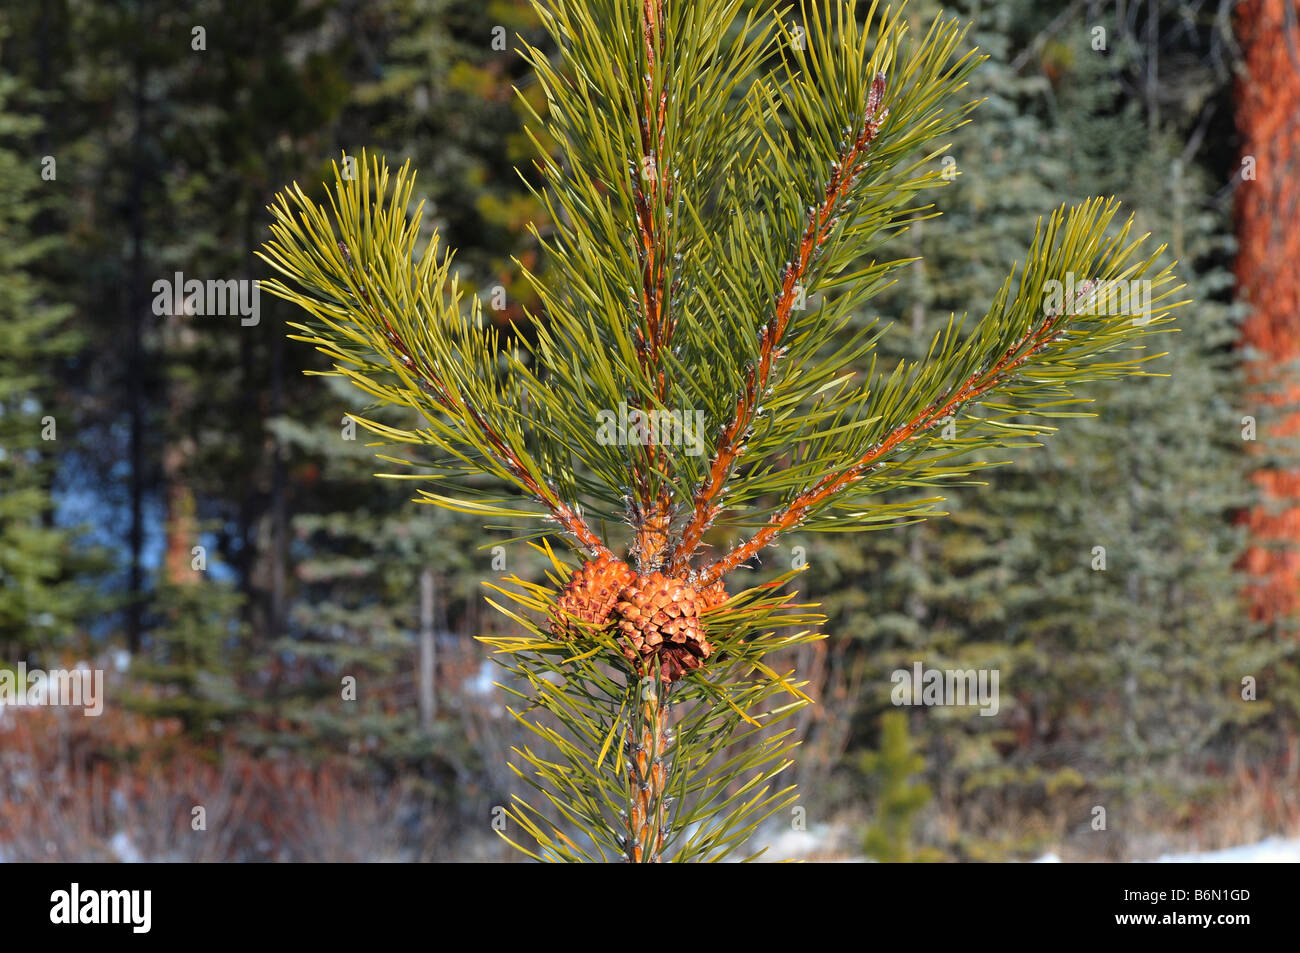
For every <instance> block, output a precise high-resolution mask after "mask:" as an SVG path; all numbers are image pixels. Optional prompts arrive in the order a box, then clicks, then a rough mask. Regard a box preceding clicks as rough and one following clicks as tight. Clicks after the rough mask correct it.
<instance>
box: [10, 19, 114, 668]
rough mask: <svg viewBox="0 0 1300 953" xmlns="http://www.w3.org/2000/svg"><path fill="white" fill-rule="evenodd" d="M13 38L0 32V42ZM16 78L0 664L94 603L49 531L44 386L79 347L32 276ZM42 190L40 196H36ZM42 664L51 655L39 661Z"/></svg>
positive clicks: (34, 233) (33, 121)
mask: <svg viewBox="0 0 1300 953" xmlns="http://www.w3.org/2000/svg"><path fill="white" fill-rule="evenodd" d="M5 42H11V40H10V38H9V37H8V36H7V35H5V32H4V31H3V30H0V43H5ZM16 85H17V84H16V83H15V80H14V78H13V77H12V76H11V75H9V74H8V73H5V72H0V143H3V144H4V145H3V147H0V486H3V488H4V489H3V492H2V493H0V661H2V662H3V663H4V664H9V663H12V662H15V661H18V660H21V659H23V658H24V657H26V656H27V655H28V653H30V652H32V651H39V650H44V651H45V652H52V651H55V650H57V649H59V648H63V647H66V646H67V644H68V641H69V635H70V634H71V633H72V630H73V628H74V626H75V624H76V623H77V622H78V621H79V620H80V619H81V618H82V617H83V616H84V615H85V613H86V612H87V611H88V610H89V608H90V607H91V606H92V605H93V604H94V600H93V599H92V598H91V596H90V593H89V591H88V590H87V588H86V587H85V586H84V581H83V580H80V579H78V578H77V576H78V569H81V570H89V569H91V568H92V564H93V553H91V552H90V551H89V550H86V551H83V552H80V553H79V552H78V548H77V545H76V541H75V534H74V533H73V532H71V531H69V530H68V529H66V528H64V527H60V526H57V525H55V522H54V498H53V494H52V492H51V488H52V484H53V474H54V466H53V462H54V452H55V449H56V448H57V447H59V446H60V444H59V438H60V436H61V434H60V427H62V428H63V431H62V437H63V438H64V442H65V443H66V442H67V440H68V439H69V437H70V434H69V428H70V426H71V419H70V415H69V414H67V413H65V412H64V409H63V407H62V405H61V404H60V403H59V402H58V401H57V400H56V392H55V388H54V386H53V384H52V381H53V379H54V378H55V376H56V373H55V372H56V368H57V364H58V362H59V360H60V359H61V358H63V357H65V356H66V355H68V354H69V353H71V352H72V351H73V350H75V348H76V346H77V338H76V335H75V334H73V333H72V332H71V331H70V329H69V328H68V326H67V319H68V317H69V313H70V309H69V308H68V307H67V305H66V304H64V303H62V302H60V301H59V300H58V299H57V298H56V296H55V295H54V294H53V293H52V289H51V288H50V287H49V286H48V285H47V284H46V283H45V282H43V281H42V280H41V278H40V277H39V274H38V272H39V268H38V267H37V266H38V265H39V263H40V262H41V260H42V259H44V258H46V257H47V256H51V255H54V254H57V253H58V252H59V251H60V249H61V239H59V238H58V237H56V236H48V237H42V236H40V235H39V233H38V230H37V221H38V218H39V216H40V215H41V214H42V213H48V211H49V209H50V207H51V205H52V204H53V201H54V196H53V195H51V194H50V191H51V190H52V189H53V187H52V186H51V185H50V184H49V182H48V180H44V179H42V176H41V170H42V168H48V165H45V166H43V165H42V164H41V163H39V162H38V161H37V158H38V157H37V156H36V155H35V150H34V148H33V146H32V143H33V142H34V141H35V139H36V134H37V132H38V129H39V126H40V121H39V119H37V118H36V117H33V116H30V115H24V114H22V113H19V112H17V111H15V110H14V109H13V106H12V104H11V98H12V96H13V94H14V90H15V87H16ZM43 189H45V190H46V191H45V193H44V194H42V190H43ZM46 658H47V659H48V658H49V656H48V655H47V656H46Z"/></svg>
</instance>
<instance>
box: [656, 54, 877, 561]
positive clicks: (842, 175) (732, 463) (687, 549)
mask: <svg viewBox="0 0 1300 953" xmlns="http://www.w3.org/2000/svg"><path fill="white" fill-rule="evenodd" d="M884 96H885V74H884V73H878V74H877V75H876V78H875V79H874V80H873V81H872V84H871V92H870V93H869V95H868V98H867V110H866V121H865V122H864V124H863V127H862V130H861V132H859V133H858V135H857V138H855V139H854V140H853V141H852V142H851V143H849V145H848V147H847V148H846V149H845V150H844V152H843V154H842V155H841V156H840V159H839V162H838V163H836V164H835V165H834V166H833V167H832V169H831V175H830V179H829V180H828V181H827V183H826V191H825V194H824V195H823V197H822V201H821V204H820V205H818V206H816V207H815V208H813V209H812V210H811V212H810V213H809V216H808V223H807V225H806V226H805V228H804V231H803V235H802V236H801V237H800V240H799V247H798V251H797V252H796V254H795V256H794V258H793V259H792V260H791V261H790V262H788V263H787V264H786V268H785V273H784V275H783V279H782V283H781V292H780V294H779V295H778V296H777V299H776V307H775V308H774V309H773V311H772V315H771V316H770V317H769V318H768V322H767V325H766V326H765V327H764V328H763V330H762V332H761V335H760V349H759V359H758V365H757V367H754V366H753V365H751V366H750V367H749V370H748V373H747V375H746V380H745V389H744V391H743V392H742V393H741V395H740V397H739V399H738V400H737V402H736V412H735V414H734V415H733V416H732V418H731V422H730V423H728V424H727V426H726V427H724V428H723V430H722V434H721V440H720V442H719V446H718V450H717V453H716V454H715V455H714V457H713V460H712V461H710V464H709V474H708V476H707V477H706V478H705V480H704V482H703V483H702V484H701V485H700V487H699V489H698V490H697V491H696V493H695V498H694V501H693V503H694V510H693V513H692V516H691V519H690V522H688V523H687V524H686V527H685V528H684V529H683V531H682V536H681V540H680V541H679V542H678V544H677V547H676V549H675V550H674V552H673V558H672V569H673V572H674V574H677V573H680V572H682V571H684V570H685V569H686V567H687V565H688V564H689V562H690V559H691V557H692V556H693V555H694V554H695V551H696V549H697V548H698V547H699V545H700V540H701V539H702V538H703V536H704V533H705V531H706V530H707V529H708V528H709V526H710V525H712V523H713V521H714V520H715V519H716V518H717V515H718V502H719V497H720V496H721V494H722V488H723V487H724V486H726V483H727V481H728V480H729V479H730V478H731V475H732V473H733V472H734V470H735V468H736V465H737V463H738V462H739V460H740V458H741V456H743V454H744V452H745V441H746V439H747V436H748V433H749V429H750V427H751V426H752V425H753V422H754V419H755V417H756V415H757V412H758V410H759V405H760V401H761V400H762V397H763V395H764V394H766V393H767V390H768V382H769V381H770V379H771V376H772V371H773V369H774V368H775V366H776V362H777V361H778V360H779V359H780V358H781V357H782V356H783V355H784V354H785V349H784V348H782V347H781V346H780V344H781V340H782V338H783V337H784V335H785V331H786V328H787V327H788V326H789V323H790V312H791V310H792V308H793V307H794V302H795V301H796V300H797V299H798V296H799V290H800V287H801V283H802V282H803V280H804V279H805V277H806V276H807V274H808V270H809V268H810V267H811V265H812V263H813V261H814V259H815V257H816V255H817V252H818V251H819V250H820V249H821V247H822V245H823V244H824V243H825V241H826V239H827V238H828V237H829V236H830V233H831V230H832V229H833V228H834V227H835V225H836V224H837V223H838V221H839V218H838V210H839V208H840V206H841V204H842V203H843V202H844V200H845V199H846V198H847V196H848V193H849V190H850V189H851V188H852V187H853V184H854V183H855V182H856V181H857V178H858V176H859V175H860V174H861V173H862V170H863V164H862V160H863V158H864V156H865V154H866V152H867V150H868V149H869V148H870V146H871V143H872V141H873V140H874V139H875V138H876V136H877V135H878V134H879V132H880V125H881V123H883V122H884V120H885V118H886V117H887V116H888V114H889V111H888V110H887V109H883V110H882V109H881V104H882V102H883V100H884Z"/></svg>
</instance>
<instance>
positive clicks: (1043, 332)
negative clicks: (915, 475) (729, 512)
mask: <svg viewBox="0 0 1300 953" xmlns="http://www.w3.org/2000/svg"><path fill="white" fill-rule="evenodd" d="M1091 290H1092V282H1086V283H1085V285H1084V287H1083V288H1082V289H1081V290H1080V291H1079V293H1078V295H1076V300H1077V299H1078V298H1080V297H1083V296H1086V295H1087V294H1088V293H1089V292H1090V291H1091ZM1065 313H1066V312H1065V309H1064V308H1062V309H1061V311H1060V312H1059V313H1057V314H1049V315H1048V316H1047V317H1046V319H1045V320H1044V321H1043V323H1042V324H1041V325H1039V326H1038V327H1037V328H1036V329H1031V330H1030V331H1027V332H1025V334H1024V335H1023V336H1022V337H1021V338H1020V339H1019V340H1018V341H1016V342H1015V343H1014V344H1012V345H1011V346H1010V347H1009V348H1007V350H1006V352H1005V353H1004V354H1003V355H1002V357H1001V358H1000V359H999V360H998V362H997V363H996V364H995V365H993V367H992V368H990V369H989V370H987V371H981V372H977V373H975V374H973V375H971V376H970V377H969V378H967V380H966V382H965V383H963V384H962V385H961V387H959V388H958V389H957V390H956V391H955V392H950V396H949V397H948V398H947V399H946V400H943V401H942V402H940V401H935V402H933V403H931V404H930V406H928V407H926V408H925V409H924V410H923V411H921V412H920V413H919V414H917V415H916V416H915V417H913V418H912V419H911V420H909V421H908V422H907V423H904V424H900V425H899V426H898V427H895V428H894V430H892V431H891V432H890V434H889V436H887V437H886V438H885V439H884V440H883V441H882V442H881V443H879V444H877V445H876V446H875V447H872V448H871V449H870V450H869V451H867V452H866V453H865V454H863V455H862V456H861V457H860V458H858V461H857V462H856V463H855V464H853V465H852V466H851V467H849V468H848V469H847V470H844V471H842V472H841V473H838V474H835V473H828V474H827V475H826V476H824V477H822V478H821V479H820V480H818V481H817V483H816V484H814V485H813V486H812V488H811V489H809V490H806V491H805V492H803V493H801V494H799V496H797V497H795V499H794V500H793V501H791V503H790V505H789V506H787V507H786V508H785V509H784V510H782V511H781V512H780V513H778V514H776V515H774V516H773V517H772V518H771V519H769V520H768V522H767V525H765V526H764V527H763V528H762V529H761V530H759V531H758V532H757V533H755V534H754V536H753V537H752V538H750V539H749V540H748V541H747V542H745V543H741V544H740V545H738V546H736V547H735V548H734V549H732V550H731V552H729V553H728V554H727V555H726V556H725V557H723V558H722V559H720V560H718V561H717V562H715V563H714V564H713V565H711V566H709V567H708V568H706V569H703V570H701V571H700V573H699V585H701V586H705V585H709V584H710V583H713V582H715V581H717V580H718V579H719V578H721V577H722V576H724V575H725V574H726V573H729V572H731V570H733V569H735V568H736V567H737V566H739V565H740V564H741V563H744V562H746V561H747V560H749V559H752V558H753V557H754V556H756V555H758V553H759V552H760V551H762V549H763V547H765V546H767V545H768V544H770V543H771V542H772V541H773V540H774V539H775V538H776V537H777V536H778V535H779V534H780V533H783V532H786V531H788V530H790V529H793V528H794V527H796V526H798V525H799V524H800V523H802V522H803V521H804V519H806V518H807V516H808V514H809V512H811V510H812V509H813V508H814V507H816V506H817V505H819V504H821V503H824V502H825V501H826V500H828V499H829V498H830V497H832V496H834V495H835V494H836V493H838V492H839V491H840V490H843V489H844V488H845V487H847V486H849V485H850V484H853V483H856V482H857V481H858V480H860V479H862V477H863V476H865V475H866V474H867V472H868V471H869V470H871V469H874V468H875V467H876V466H878V465H879V461H880V460H881V458H882V457H884V456H885V455H886V454H888V453H890V452H891V451H893V450H894V449H895V448H897V447H898V446H899V445H900V444H903V443H905V442H907V441H908V440H910V439H911V438H912V437H913V436H915V435H916V434H917V433H920V432H921V431H923V430H926V429H927V428H929V427H931V426H933V425H934V424H935V423H937V422H938V421H940V420H943V419H944V418H945V417H947V416H948V415H949V414H951V413H952V412H953V411H954V410H955V409H956V408H958V407H960V406H961V405H962V404H964V403H966V402H967V401H969V400H973V399H975V398H977V397H980V396H981V395H983V394H985V393H987V392H988V391H989V390H991V389H992V388H993V387H995V386H997V385H998V384H999V383H1001V379H1002V378H1003V377H1004V376H1005V375H1006V374H1009V373H1010V372H1012V371H1014V370H1016V369H1017V368H1019V367H1021V366H1022V365H1023V364H1024V363H1025V362H1026V361H1028V360H1029V359H1030V358H1031V357H1033V356H1034V355H1035V354H1037V353H1038V352H1039V351H1041V350H1042V349H1043V348H1044V347H1046V346H1047V345H1048V344H1049V343H1050V342H1051V340H1052V335H1053V332H1054V331H1055V329H1056V325H1057V322H1059V321H1060V319H1061V318H1062V317H1063V316H1064V314H1065Z"/></svg>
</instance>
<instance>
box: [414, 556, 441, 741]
mask: <svg viewBox="0 0 1300 953" xmlns="http://www.w3.org/2000/svg"><path fill="white" fill-rule="evenodd" d="M437 601H438V583H437V579H436V578H435V577H434V572H433V570H432V569H430V568H429V567H428V566H426V567H424V568H423V569H422V570H420V699H419V701H420V728H421V729H422V730H423V731H424V732H426V733H428V732H431V731H433V722H434V719H436V718H437V717H438V688H437V683H436V676H437V662H438V659H437V651H438V642H437V638H438V636H437V632H436V631H435V629H434V609H435V606H436V605H437Z"/></svg>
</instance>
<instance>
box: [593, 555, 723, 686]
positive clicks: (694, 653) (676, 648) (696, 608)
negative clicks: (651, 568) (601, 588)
mask: <svg viewBox="0 0 1300 953" xmlns="http://www.w3.org/2000/svg"><path fill="white" fill-rule="evenodd" d="M702 605H703V599H702V597H701V596H700V594H699V593H697V592H696V591H695V589H694V588H693V587H692V586H690V585H689V584H688V583H687V582H686V581H685V580H682V579H669V578H668V577H667V576H665V575H664V574H663V573H660V572H652V573H650V575H648V576H637V577H636V578H635V579H633V580H631V581H630V582H628V583H627V584H626V585H625V586H624V587H623V590H622V592H620V593H619V597H618V601H617V602H616V603H615V605H614V617H615V618H616V619H617V622H618V631H619V635H620V636H621V637H622V649H623V655H624V657H625V658H626V659H627V660H628V661H629V662H633V663H635V664H636V669H637V673H638V674H639V675H642V676H645V675H649V674H650V673H651V672H652V671H653V670H654V663H655V661H656V660H657V661H658V663H659V677H660V679H661V680H662V681H664V682H668V683H672V682H675V681H677V679H679V678H681V677H682V676H683V675H685V674H686V673H687V672H689V671H693V670H695V669H697V668H699V667H700V666H701V665H702V664H703V662H704V660H705V659H707V658H708V657H709V655H710V654H712V652H713V646H711V645H710V644H709V643H708V640H706V639H705V637H704V630H703V628H702V627H701V626H700V611H701V608H702Z"/></svg>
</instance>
